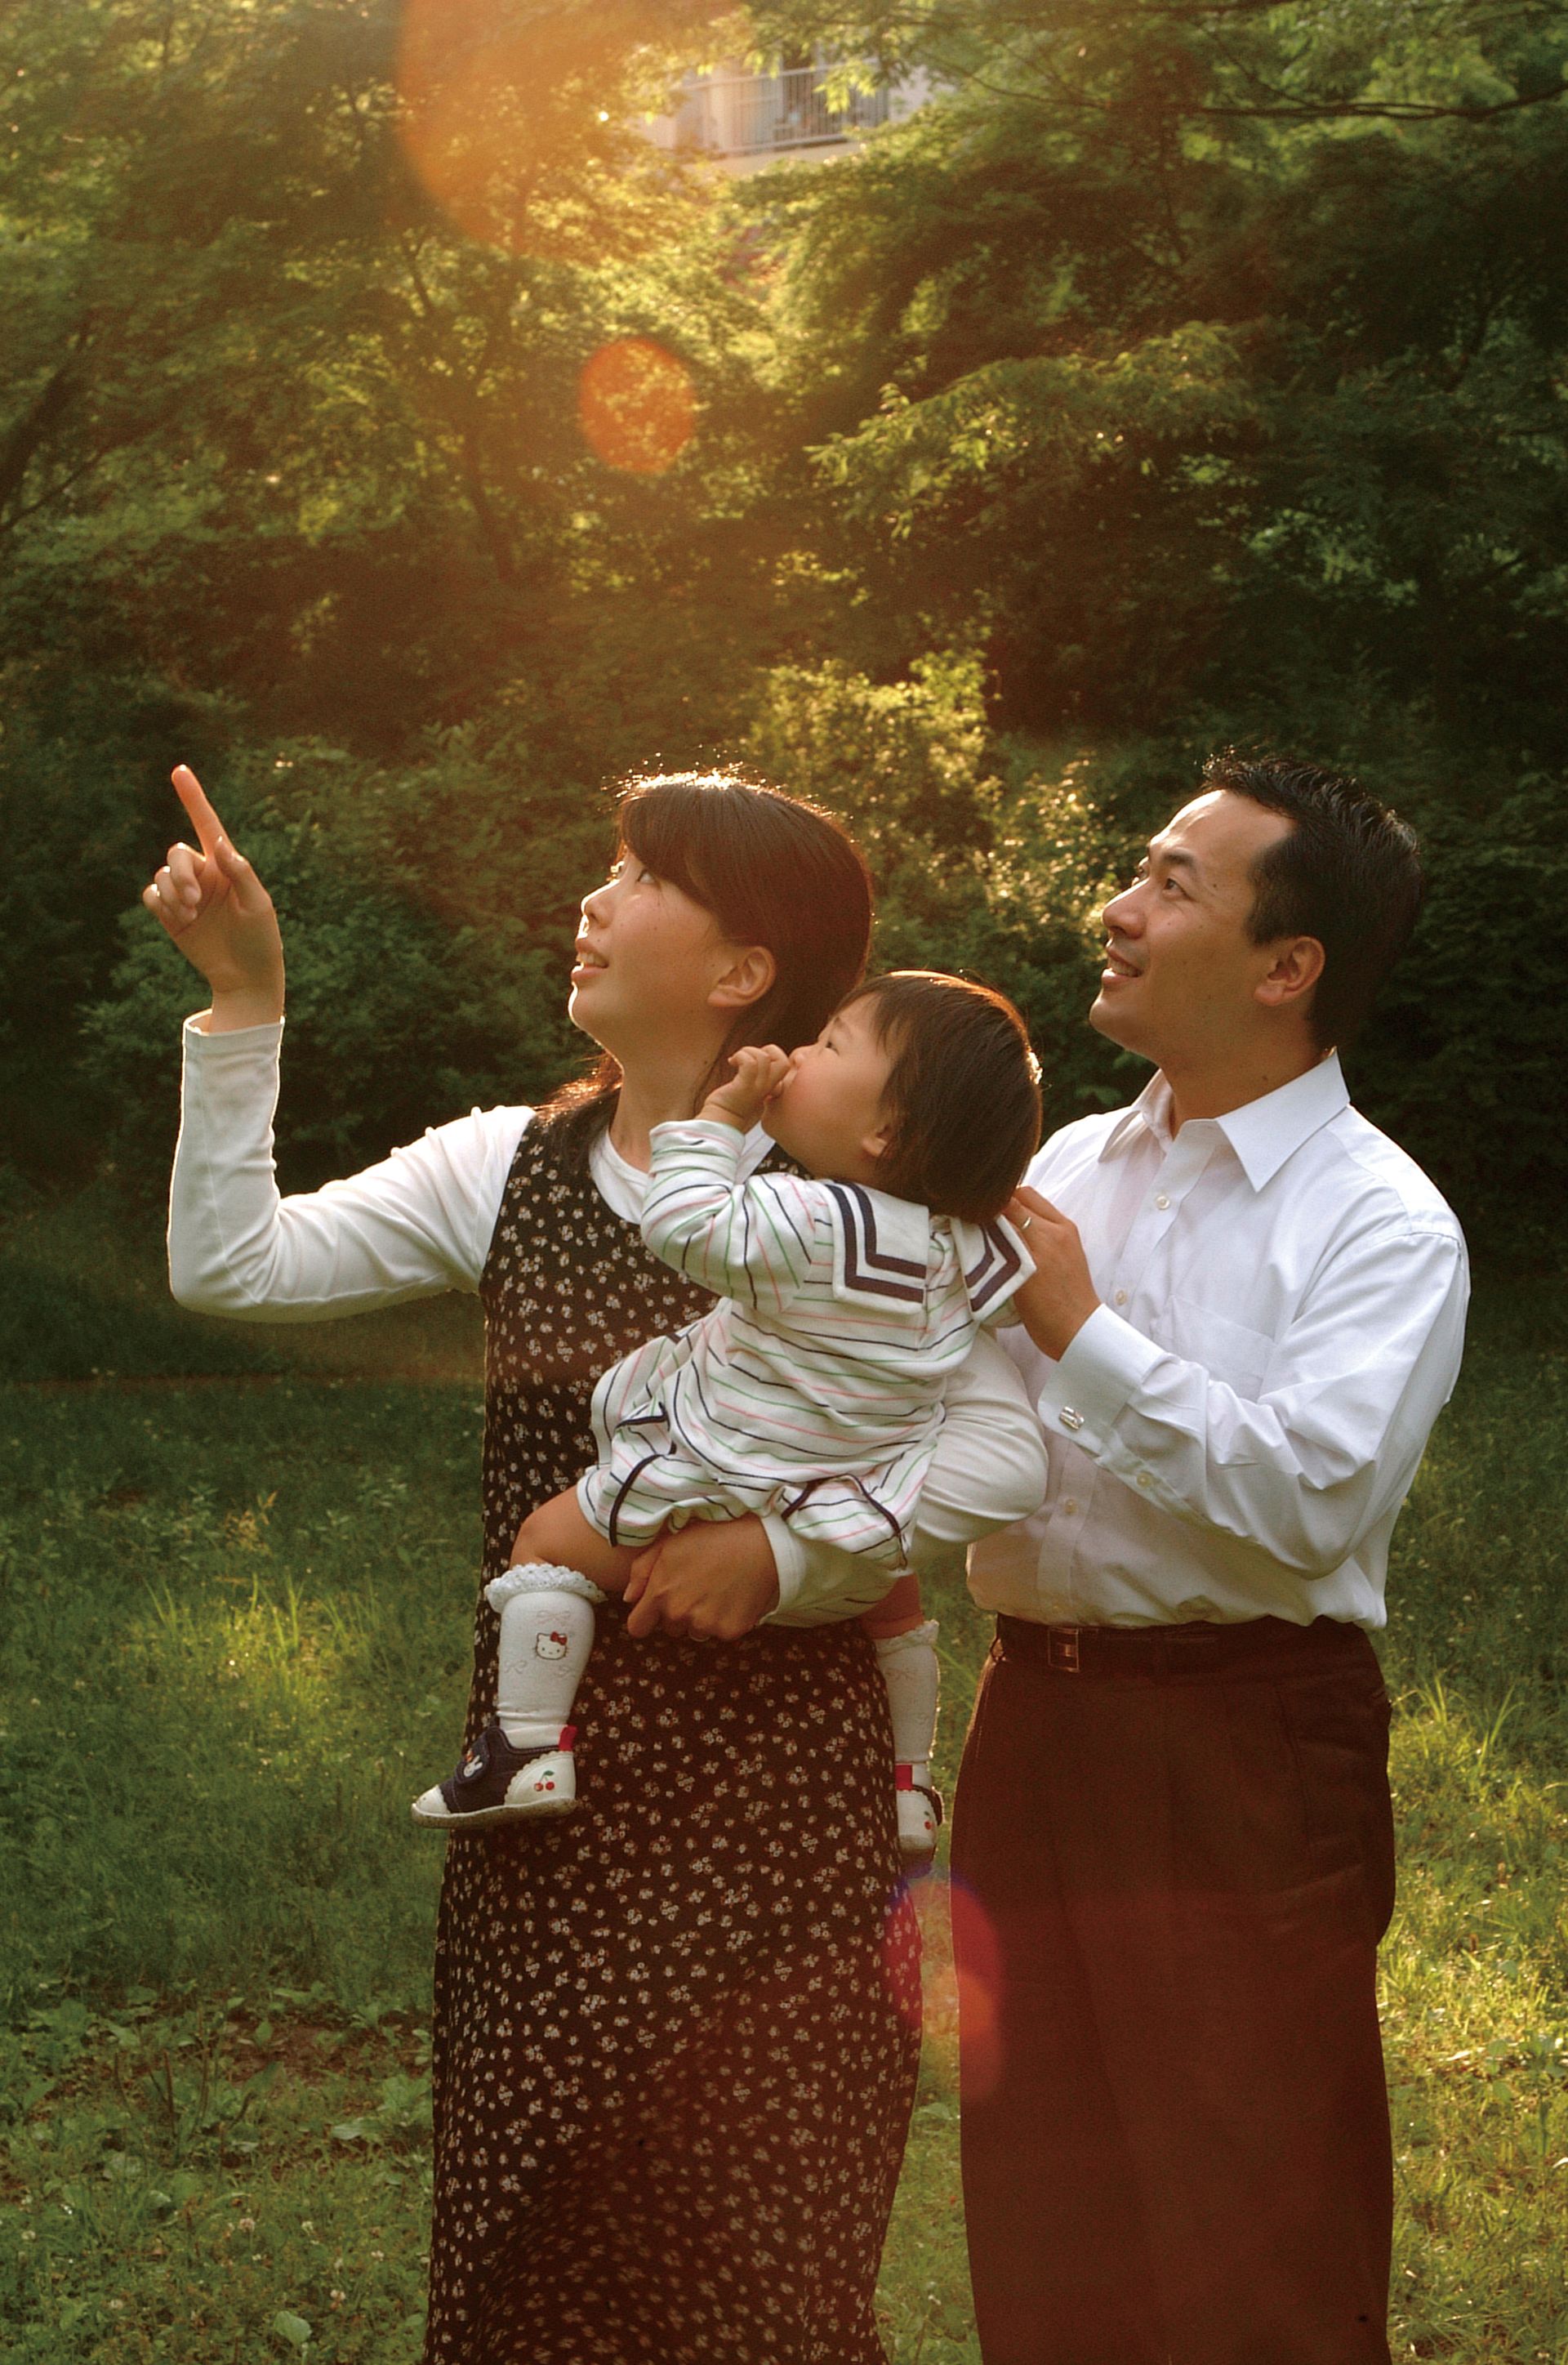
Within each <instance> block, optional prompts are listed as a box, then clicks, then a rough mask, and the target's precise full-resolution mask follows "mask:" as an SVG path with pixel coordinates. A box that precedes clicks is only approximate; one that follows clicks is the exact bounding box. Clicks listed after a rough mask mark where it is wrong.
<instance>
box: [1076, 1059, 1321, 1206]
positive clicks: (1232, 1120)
mask: <svg viewBox="0 0 1568 2365" xmlns="http://www.w3.org/2000/svg"><path fill="white" fill-rule="evenodd" d="M1349 1106H1350V1093H1349V1092H1348V1091H1347V1089H1346V1085H1345V1076H1344V1070H1342V1069H1341V1067H1340V1065H1339V1058H1338V1052H1335V1051H1330V1052H1329V1054H1328V1056H1327V1059H1320V1060H1319V1061H1318V1063H1317V1065H1316V1068H1308V1069H1307V1070H1306V1072H1305V1075H1301V1076H1293V1077H1292V1078H1291V1081H1290V1082H1289V1083H1288V1084H1281V1085H1280V1087H1279V1089H1278V1091H1277V1092H1271V1093H1263V1095H1262V1096H1261V1098H1260V1099H1259V1100H1255V1101H1247V1102H1245V1103H1244V1104H1243V1105H1242V1106H1241V1107H1240V1108H1234V1109H1229V1110H1227V1111H1226V1114H1225V1115H1224V1116H1220V1117H1215V1118H1212V1119H1211V1120H1210V1122H1211V1123H1212V1124H1214V1125H1215V1126H1217V1127H1218V1128H1219V1130H1220V1132H1221V1133H1223V1134H1224V1136H1225V1138H1226V1141H1227V1142H1228V1143H1229V1144H1230V1147H1231V1149H1232V1150H1233V1151H1234V1152H1235V1155H1236V1158H1237V1160H1238V1164H1239V1165H1240V1167H1241V1169H1242V1171H1243V1172H1244V1173H1245V1174H1246V1176H1247V1180H1248V1181H1249V1183H1251V1185H1252V1188H1253V1189H1254V1191H1261V1190H1262V1189H1263V1187H1264V1185H1265V1184H1266V1183H1271V1182H1272V1181H1273V1179H1274V1176H1275V1175H1276V1174H1277V1173H1278V1172H1279V1171H1280V1169H1281V1167H1282V1165H1283V1164H1284V1162H1285V1160H1286V1159H1287V1158H1290V1157H1293V1156H1294V1153H1295V1152H1296V1151H1297V1150H1298V1149H1300V1148H1301V1146H1302V1144H1303V1142H1304V1141H1309V1140H1310V1139H1311V1138H1312V1136H1313V1135H1314V1134H1315V1133H1319V1132H1321V1131H1322V1129H1323V1127H1324V1126H1326V1125H1328V1124H1330V1123H1331V1122H1332V1121H1333V1119H1334V1118H1335V1117H1337V1116H1338V1114H1339V1112H1340V1110H1341V1109H1344V1108H1348V1107H1349ZM1140 1133H1148V1134H1151V1135H1152V1136H1153V1138H1154V1139H1155V1140H1156V1141H1157V1142H1158V1143H1159V1147H1160V1149H1162V1150H1165V1149H1170V1140H1171V1135H1170V1085H1169V1084H1168V1083H1167V1082H1166V1081H1165V1079H1164V1077H1163V1076H1162V1075H1160V1074H1159V1072H1158V1071H1157V1072H1156V1073H1155V1074H1154V1075H1153V1076H1151V1077H1150V1078H1149V1081H1148V1083H1147V1084H1146V1085H1145V1086H1144V1088H1143V1091H1142V1092H1141V1093H1139V1094H1138V1096H1137V1100H1136V1101H1134V1103H1133V1104H1132V1106H1131V1107H1130V1108H1126V1109H1124V1110H1123V1111H1122V1114H1121V1115H1120V1116H1119V1117H1118V1118H1117V1119H1116V1122H1115V1123H1114V1126H1112V1127H1111V1130H1110V1132H1109V1133H1108V1134H1107V1135H1106V1136H1105V1138H1104V1141H1103V1143H1102V1144H1101V1149H1100V1160H1101V1163H1102V1164H1103V1162H1104V1161H1105V1160H1106V1159H1108V1158H1114V1157H1116V1156H1117V1155H1118V1154H1119V1153H1120V1152H1121V1151H1122V1150H1124V1149H1126V1148H1127V1146H1128V1144H1129V1143H1130V1142H1132V1141H1134V1140H1136V1139H1137V1137H1138V1135H1139V1134H1140Z"/></svg>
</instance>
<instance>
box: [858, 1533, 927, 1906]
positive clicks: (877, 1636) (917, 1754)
mask: <svg viewBox="0 0 1568 2365" xmlns="http://www.w3.org/2000/svg"><path fill="white" fill-rule="evenodd" d="M860 1622H861V1624H862V1625H863V1626H864V1627H865V1628H866V1629H867V1631H868V1633H869V1634H870V1635H871V1637H872V1640H873V1641H874V1642H875V1643H876V1648H877V1664H878V1666H879V1669H880V1671H881V1676H882V1681H883V1683H884V1684H885V1685H886V1686H887V1687H888V1710H889V1713H890V1717H891V1719H892V1727H893V1766H894V1780H895V1782H896V1784H897V1787H898V1810H899V1846H900V1849H901V1851H902V1855H903V1856H904V1859H905V1861H906V1863H909V1864H912V1865H916V1866H918V1865H923V1864H928V1863H929V1862H930V1860H931V1855H932V1852H933V1850H934V1849H935V1845H936V1827H937V1825H938V1823H940V1821H941V1820H942V1801H941V1799H940V1797H939V1796H938V1794H937V1793H936V1791H935V1789H933V1788H932V1785H931V1753H932V1750H933V1749H934V1748H935V1743H936V1697H937V1688H938V1671H937V1664H936V1651H935V1642H936V1636H937V1633H938V1631H940V1630H939V1629H938V1627H937V1624H936V1621H935V1619H934V1618H928V1619H922V1617H921V1614H920V1587H919V1586H918V1585H917V1584H916V1582H915V1579H914V1578H913V1576H911V1575H905V1576H901V1577H900V1578H899V1580H898V1583H897V1584H896V1585H895V1586H893V1589H892V1591H891V1592H890V1594H889V1595H888V1596H887V1597H886V1598H885V1599H884V1600H882V1601H880V1602H879V1603H878V1605H877V1607H876V1608H875V1609H872V1610H868V1612H867V1614H866V1616H865V1617H864V1618H863V1619H862V1620H861V1621H860Z"/></svg>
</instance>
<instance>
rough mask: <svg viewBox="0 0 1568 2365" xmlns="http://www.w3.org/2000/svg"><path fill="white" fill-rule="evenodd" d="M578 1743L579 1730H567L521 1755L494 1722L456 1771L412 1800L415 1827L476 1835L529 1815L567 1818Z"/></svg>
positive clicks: (565, 1727) (572, 1804)
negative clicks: (548, 1743) (460, 1828)
mask: <svg viewBox="0 0 1568 2365" xmlns="http://www.w3.org/2000/svg"><path fill="white" fill-rule="evenodd" d="M576 1739H577V1728H576V1726H574V1725H570V1724H568V1725H563V1727H562V1728H561V1736H560V1739H559V1740H558V1741H557V1742H556V1743H554V1746H545V1747H543V1748H538V1747H532V1748H524V1749H519V1748H517V1747H516V1746H515V1745H514V1744H513V1743H511V1742H510V1741H509V1740H508V1739H507V1736H506V1734H505V1732H503V1731H502V1730H501V1727H500V1724H499V1722H498V1720H497V1719H495V1718H494V1717H492V1718H491V1720H490V1721H489V1723H488V1724H487V1725H486V1727H485V1729H484V1731H483V1732H481V1733H480V1734H479V1736H478V1738H477V1740H476V1741H475V1742H474V1743H472V1744H471V1745H470V1747H469V1748H468V1749H467V1750H466V1751H465V1754H464V1755H463V1757H462V1758H461V1759H460V1761H459V1763H458V1765H457V1768H456V1771H455V1772H454V1773H453V1774H450V1775H448V1777H447V1778H446V1780H445V1781H444V1782H441V1783H438V1784H437V1785H436V1787H435V1788H434V1789H431V1790H426V1791H425V1792H424V1793H423V1795H422V1796H421V1797H420V1798H418V1799H415V1800H414V1804H413V1810H412V1811H413V1817H414V1821H416V1822H417V1823H435V1824H440V1825H442V1826H444V1827H445V1828H447V1829H449V1830H450V1829H451V1828H453V1827H454V1826H464V1825H466V1826H467V1827H468V1828H469V1829H471V1830H472V1829H483V1828H484V1827H485V1826H487V1825H488V1824H490V1823H500V1822H510V1821H514V1820H516V1819H517V1818H519V1817H524V1816H529V1815H564V1814H569V1813H570V1812H571V1810H572V1809H573V1808H574V1807H575V1806H576V1804H577V1780H576V1777H575V1774H574V1771H573V1766H572V1743H573V1742H574V1741H575V1740H576Z"/></svg>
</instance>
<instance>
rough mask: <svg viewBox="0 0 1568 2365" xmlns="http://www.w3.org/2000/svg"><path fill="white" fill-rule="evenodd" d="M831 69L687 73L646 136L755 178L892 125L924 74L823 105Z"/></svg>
mask: <svg viewBox="0 0 1568 2365" xmlns="http://www.w3.org/2000/svg"><path fill="white" fill-rule="evenodd" d="M831 71H832V70H831V68H830V67H829V66H828V65H826V64H825V63H823V62H821V61H818V62H815V63H812V62H805V63H787V64H784V65H782V66H780V67H779V69H778V72H777V73H740V72H738V71H737V72H731V71H729V70H727V69H725V68H723V67H719V68H717V69H716V70H715V71H713V72H712V73H690V74H688V75H687V77H686V79H685V81H684V82H683V83H682V84H681V87H680V93H679V97H678V103H677V105H676V106H675V108H674V109H673V111H672V112H671V113H670V114H668V115H661V116H657V117H655V118H653V119H652V120H651V121H650V122H649V123H648V125H647V126H646V129H647V133H648V137H649V138H650V139H651V140H653V141H654V143H655V146H656V147H659V148H671V149H678V150H680V151H682V152H683V153H684V154H688V155H693V154H695V155H701V156H710V157H711V158H712V160H713V162H714V163H716V164H719V165H721V166H722V169H723V170H724V171H725V172H727V173H734V174H740V173H755V172H757V171H759V170H760V169H761V168H762V167H763V166H764V165H767V164H772V163H777V162H778V160H779V159H780V158H782V157H786V156H788V157H791V158H795V159H798V160H800V161H801V163H828V162H830V161H831V160H832V159H833V158H834V156H839V155H842V154H843V153H844V151H845V150H846V148H848V147H851V146H852V145H853V144H854V142H855V141H856V140H857V139H858V138H859V136H860V135H861V133H862V132H866V131H869V130H871V129H874V128H875V127H876V126H877V125H878V124H879V123H899V122H902V120H903V118H904V117H905V116H907V115H912V114H913V112H914V110H915V108H916V107H917V106H921V105H922V103H923V102H924V99H925V97H926V95H927V91H928V84H927V80H926V77H925V75H924V74H913V75H911V76H909V77H908V79H907V80H905V81H902V82H900V83H896V84H881V85H880V86H879V88H877V89H875V90H869V91H852V92H850V93H849V95H848V97H847V99H846V104H845V105H844V106H831V105H830V104H829V101H828V97H827V93H826V88H825V85H826V83H827V80H828V77H829V74H830V73H831Z"/></svg>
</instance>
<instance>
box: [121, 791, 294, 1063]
mask: <svg viewBox="0 0 1568 2365" xmlns="http://www.w3.org/2000/svg"><path fill="white" fill-rule="evenodd" d="M171 778H172V779H173V780H174V792H175V794H176V795H177V796H178V798H179V800H180V802H181V803H182V804H183V805H184V807H185V811H186V813H189V815H190V817H191V820H192V822H193V824H195V827H196V837H197V840H198V841H199V844H200V847H201V851H200V852H199V853H197V851H196V847H195V846H185V845H184V844H180V845H175V846H171V847H170V848H169V855H168V859H167V861H166V862H165V863H164V865H163V868H162V870H160V871H159V873H158V875H157V877H156V878H155V879H154V880H152V883H151V886H149V887H146V888H144V889H143V891H142V896H141V900H142V902H143V903H145V904H146V906H147V909H148V910H149V911H150V912H151V913H152V915H153V917H154V919H155V920H156V921H157V922H158V924H159V925H160V926H161V927H162V930H163V932H164V934H165V935H166V936H169V937H170V938H171V939H172V940H173V942H174V943H175V944H176V945H178V947H179V948H180V950H181V951H182V952H183V953H184V955H185V958H186V959H187V960H188V961H189V962H190V964H191V967H192V968H193V969H195V970H199V972H200V974H201V975H202V976H203V977H204V978H206V980H207V984H208V985H209V986H210V987H211V989H212V1007H211V1009H210V1010H209V1011H207V1013H206V1014H205V1016H204V1017H203V1018H202V1019H200V1020H198V1021H197V1024H198V1025H199V1026H201V1027H202V1030H203V1032H204V1033H206V1034H208V1035H227V1034H230V1033H232V1032H233V1031H234V1030H235V1029H236V1028H238V1027H241V1026H270V1025H273V1024H274V1023H275V1022H276V1021H277V1020H278V1019H280V1018H281V1017H282V1016H283V938H282V936H280V935H279V933H278V925H277V913H275V912H274V909H273V900H272V897H271V896H270V895H269V894H268V893H267V891H266V889H265V888H264V887H263V884H262V882H261V880H259V879H258V878H257V876H256V874H255V872H254V871H253V870H252V868H251V866H250V864H249V863H248V862H247V861H246V859H245V857H244V856H243V855H242V854H241V853H240V852H238V851H237V849H236V848H235V847H234V846H232V845H231V844H230V840H229V838H228V836H227V835H226V834H225V831H224V827H223V824H222V823H221V822H220V821H219V820H218V815H217V813H215V812H214V811H213V808H212V805H211V802H210V801H209V800H208V798H207V791H206V790H205V789H204V788H203V787H202V784H201V782H200V781H199V780H198V779H196V774H195V773H194V772H193V771H192V770H191V768H190V766H189V765H188V764H176V766H175V767H174V772H173V773H172V775H171Z"/></svg>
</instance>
